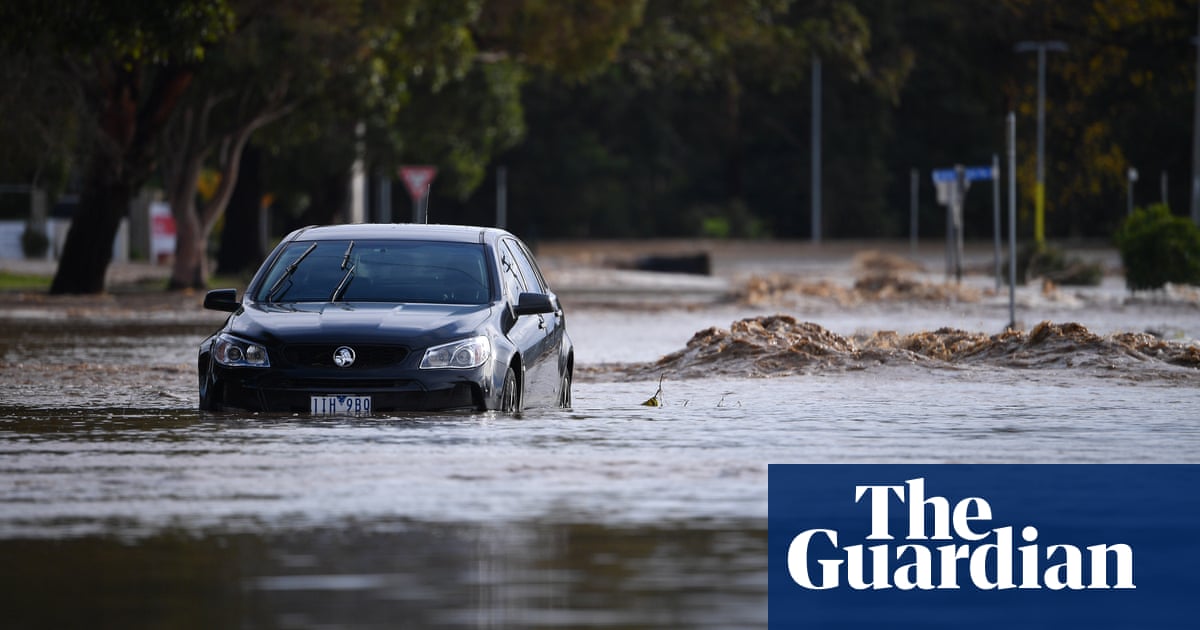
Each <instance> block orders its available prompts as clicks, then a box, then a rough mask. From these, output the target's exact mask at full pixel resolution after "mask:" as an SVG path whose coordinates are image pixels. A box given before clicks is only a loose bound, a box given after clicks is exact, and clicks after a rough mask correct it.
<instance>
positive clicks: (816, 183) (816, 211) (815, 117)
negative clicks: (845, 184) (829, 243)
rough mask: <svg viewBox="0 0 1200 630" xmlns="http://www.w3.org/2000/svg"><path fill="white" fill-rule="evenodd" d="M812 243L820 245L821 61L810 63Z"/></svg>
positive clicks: (815, 59)
mask: <svg viewBox="0 0 1200 630" xmlns="http://www.w3.org/2000/svg"><path fill="white" fill-rule="evenodd" d="M812 242H813V244H814V245H820V244H821V59H820V58H819V57H813V62H812Z"/></svg>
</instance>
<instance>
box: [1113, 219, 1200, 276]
mask: <svg viewBox="0 0 1200 630" xmlns="http://www.w3.org/2000/svg"><path fill="white" fill-rule="evenodd" d="M1116 241H1117V248H1118V249H1120V251H1121V263H1122V264H1123V265H1124V266H1125V285H1126V286H1127V287H1129V289H1130V290H1131V291H1137V290H1140V289H1159V288H1162V286H1163V285H1165V284H1166V283H1168V282H1171V283H1175V284H1195V285H1200V228H1197V227H1196V226H1195V225H1194V224H1193V223H1192V222H1191V221H1189V220H1188V219H1185V218H1183V217H1177V216H1174V215H1172V214H1171V211H1170V209H1169V208H1167V206H1165V205H1163V204H1156V205H1153V206H1150V207H1148V208H1139V209H1138V210H1137V211H1135V212H1134V213H1133V214H1132V215H1130V216H1129V218H1127V219H1126V220H1125V222H1124V223H1123V224H1122V225H1121V227H1120V228H1119V229H1118V230H1117V234H1116Z"/></svg>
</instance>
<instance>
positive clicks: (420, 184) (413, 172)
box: [400, 166, 437, 201]
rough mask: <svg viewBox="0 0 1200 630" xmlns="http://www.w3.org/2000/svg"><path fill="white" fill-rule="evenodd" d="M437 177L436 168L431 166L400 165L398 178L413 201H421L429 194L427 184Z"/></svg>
mask: <svg viewBox="0 0 1200 630" xmlns="http://www.w3.org/2000/svg"><path fill="white" fill-rule="evenodd" d="M434 177H437V168H435V167H433V166H401V167H400V179H402V180H404V187H405V188H407V189H408V194H409V195H410V196H411V197H412V198H413V201H421V200H422V199H424V198H425V195H428V194H429V185H430V184H432V183H433V178H434Z"/></svg>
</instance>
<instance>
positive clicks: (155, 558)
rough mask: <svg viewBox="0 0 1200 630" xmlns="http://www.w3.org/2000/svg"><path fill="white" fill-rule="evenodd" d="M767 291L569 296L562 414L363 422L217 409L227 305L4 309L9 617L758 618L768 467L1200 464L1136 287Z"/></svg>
mask: <svg viewBox="0 0 1200 630" xmlns="http://www.w3.org/2000/svg"><path fill="white" fill-rule="evenodd" d="M939 308H941V307H939ZM989 309H990V310H989ZM754 312H755V309H752V308H750V307H747V306H744V305H743V306H722V307H716V308H708V309H680V310H671V309H667V310H662V309H650V310H646V311H637V312H629V311H626V310H620V309H581V310H580V311H578V312H571V313H570V314H569V316H568V317H569V322H570V324H569V325H570V326H571V327H572V334H573V336H574V337H575V339H576V345H577V349H578V352H579V353H580V362H581V363H582V364H583V368H584V369H581V370H580V375H579V379H578V380H577V383H576V385H575V396H574V407H573V408H572V409H570V410H531V411H527V412H525V413H523V414H521V415H520V416H517V417H508V416H503V415H496V414H463V415H457V414H455V415H446V414H435V415H397V416H384V417H371V418H341V419H316V418H310V417H304V416H292V415H270V414H260V415H248V414H236V413H234V414H211V415H202V414H200V413H198V412H197V411H195V379H196V377H195V372H194V369H195V368H194V361H195V358H194V357H195V347H196V344H197V343H198V342H199V341H200V339H201V338H203V336H204V335H205V333H206V332H208V331H209V330H211V329H213V328H215V327H216V325H217V323H219V317H218V318H217V319H215V320H214V319H212V318H208V319H205V318H204V317H203V316H194V317H190V318H189V317H182V318H181V317H174V316H171V315H169V314H165V313H160V314H157V315H153V316H150V317H139V316H124V315H122V316H116V317H111V316H110V317H103V318H99V319H94V318H90V317H89V316H88V315H87V314H86V313H80V314H77V315H78V316H77V317H67V318H66V319H64V320H49V321H47V320H46V319H45V318H44V317H41V316H38V315H37V313H32V312H31V313H27V314H21V313H17V314H16V315H12V314H11V312H10V316H9V319H8V320H7V321H4V326H3V330H0V376H2V377H3V389H2V390H0V558H3V559H4V560H3V563H2V564H0V566H2V567H3V568H0V609H2V610H3V611H4V612H3V613H0V615H3V619H4V622H3V623H4V625H5V626H6V627H71V626H86V627H174V628H212V627H272V628H315V627H347V626H352V627H358V628H373V627H379V628H391V627H420V628H423V627H442V628H538V627H542V628H582V627H608V628H754V627H760V628H761V627H765V626H766V616H767V606H766V598H767V578H766V567H767V557H766V546H767V522H766V517H767V502H766V496H767V464H768V463H808V462H811V463H817V462H821V463H828V462H835V463H836V462H872V463H877V462H913V463H915V462H935V463H936V462H974V463H995V462H1018V463H1020V462H1028V463H1035V462H1036V463H1065V462H1098V463H1106V462H1172V463H1196V462H1200V414H1197V410H1198V409H1200V368H1198V367H1196V366H1195V365H1194V364H1192V363H1189V361H1190V360H1191V359H1190V358H1189V357H1190V356H1191V355H1189V354H1188V350H1187V347H1190V346H1187V343H1188V342H1189V339H1190V338H1191V337H1188V338H1185V339H1184V341H1179V342H1171V344H1167V345H1165V346H1164V345H1162V344H1163V343H1164V342H1162V341H1161V339H1160V338H1159V337H1155V336H1145V335H1141V333H1142V331H1144V327H1141V326H1138V325H1137V321H1139V320H1138V319H1137V318H1140V317H1141V315H1140V314H1138V313H1134V315H1133V317H1134V319H1128V318H1127V319H1122V317H1124V316H1121V315H1114V314H1113V313H1112V312H1108V313H1107V315H1104V314H1102V315H1100V317H1107V318H1108V319H1105V320H1104V322H1105V323H1104V324H1101V325H1096V324H1092V323H1090V322H1088V323H1087V325H1081V326H1079V327H1078V328H1076V327H1073V326H1072V325H1070V324H1063V323H1058V324H1054V325H1050V326H1049V328H1047V329H1045V330H1043V331H1042V332H1041V333H1037V334H1035V333H1034V332H1033V331H1030V332H1029V333H1028V334H1025V335H1021V336H1016V337H1013V336H1010V337H997V338H994V339H993V335H999V333H1000V332H1001V331H1000V330H998V329H986V330H982V331H981V330H980V329H979V328H972V330H973V331H974V332H973V333H971V334H965V335H957V336H956V334H955V333H949V332H948V333H943V337H937V336H936V334H935V335H934V336H933V337H922V338H921V339H924V340H925V343H924V345H922V344H921V343H917V342H916V341H915V340H914V339H910V340H909V342H908V345H905V343H902V342H903V339H904V335H908V334H910V333H909V331H907V330H906V325H904V324H903V323H902V325H900V326H890V327H888V328H887V329H889V330H900V333H898V335H899V336H898V337H895V336H893V337H888V336H886V335H885V336H884V337H883V338H885V339H890V340H891V341H886V342H880V341H876V342H871V341H870V340H871V339H880V337H879V336H876V335H861V334H858V335H856V331H857V332H861V330H862V328H863V324H862V322H863V321H867V322H869V321H872V318H875V317H884V315H883V311H871V312H868V313H867V315H865V316H864V315H862V311H859V312H858V313H859V315H858V317H860V318H861V319H860V320H855V319H854V317H855V315H853V314H851V315H848V316H846V317H840V318H839V317H837V316H835V315H834V314H833V311H832V310H830V311H826V312H825V313H824V314H822V313H818V315H820V316H819V317H817V319H818V320H819V321H823V322H824V323H823V324H814V325H813V326H815V328H814V327H812V326H806V325H805V324H804V322H803V321H802V320H800V319H792V320H790V321H789V320H788V319H771V318H757V319H751V320H748V321H747V322H744V323H742V324H738V325H735V324H734V321H735V320H737V319H739V318H741V317H743V316H750V315H752V314H753V313H754ZM758 312H759V314H761V310H759V311H758ZM905 313H906V315H905V316H904V317H905V319H904V320H903V321H904V322H916V321H934V322H935V323H936V325H937V326H938V327H942V326H948V327H953V326H955V325H960V324H961V320H962V317H959V316H958V315H956V314H955V312H951V311H945V310H936V309H935V310H932V311H930V310H926V311H921V310H920V309H915V310H914V309H911V308H910V309H908V310H906V311H905ZM964 313H965V315H964V316H965V317H966V318H968V319H970V318H979V319H986V320H988V321H991V318H995V317H1000V316H1002V315H998V314H997V313H996V312H995V310H994V309H991V307H985V308H983V309H982V310H981V309H980V308H975V310H972V311H964ZM1164 317H1165V319H1166V320H1167V321H1168V322H1169V323H1171V322H1173V323H1174V324H1175V325H1177V327H1178V328H1179V329H1187V330H1191V329H1189V328H1187V327H1188V326H1192V325H1194V324H1192V323H1189V322H1194V320H1193V319H1190V318H1194V317H1195V312H1194V311H1190V310H1187V309H1183V310H1175V311H1170V312H1169V313H1168V314H1167V315H1165V316H1164ZM939 319H940V320H942V321H938V320H939ZM1081 319H1086V318H1081ZM1108 325H1111V326H1112V327H1113V328H1114V329H1116V328H1124V329H1125V330H1129V331H1131V332H1136V333H1138V334H1139V335H1140V336H1134V337H1115V336H1112V335H1111V334H1110V331H1109V330H1101V329H1104V328H1105V326H1108ZM712 326H718V327H721V328H720V329H719V330H712V331H707V332H705V333H703V334H696V333H698V332H700V331H705V330H706V329H708V328H709V327H712ZM968 326H969V324H968ZM878 329H882V327H880V328H877V329H876V330H878ZM1092 330H1096V331H1098V332H1096V333H1093V332H1092ZM1189 334H1190V333H1189ZM739 335H740V337H739ZM946 335H950V336H952V337H953V339H947V338H945V337H946ZM689 340H690V341H689ZM781 340H782V341H781ZM931 340H932V341H931ZM964 340H965V341H964ZM1047 340H1049V341H1047ZM818 342H820V343H818ZM781 343H783V344H784V348H783V350H786V351H787V352H789V353H790V354H788V357H791V358H789V359H787V361H784V359H782V358H781V357H779V356H776V355H775V354H773V353H777V352H780V351H781V350H780V344H781ZM871 343H876V344H879V343H883V345H882V346H879V345H876V346H871V345H870V344H871ZM939 343H940V344H941V346H938V344H939ZM956 343H957V344H959V345H958V346H955V344H956ZM963 343H968V344H982V345H979V346H978V348H984V346H986V345H987V344H991V345H990V346H988V348H990V350H987V351H985V350H984V349H977V351H975V352H968V354H967V355H964V356H957V355H954V354H953V353H950V354H938V353H936V352H932V351H930V353H929V354H928V356H927V355H920V356H917V355H918V354H920V353H919V350H920V349H921V348H929V347H942V348H947V347H949V348H950V349H951V350H953V348H955V347H957V348H959V349H960V350H963V348H964V346H962V344H963ZM1043 343H1048V344H1049V345H1038V344H1043ZM1138 343H1141V344H1143V345H1140V346H1139V345H1137V344H1138ZM821 344H824V345H821ZM972 347H975V346H972ZM914 348H915V349H914ZM1156 348H1157V351H1156ZM1164 348H1165V350H1164ZM967 350H969V348H968V349H967ZM967 350H963V351H964V352H966V351H967ZM1127 350H1128V351H1127ZM672 352H674V353H675V354H674V355H671V356H670V357H668V358H667V359H665V360H664V361H663V362H661V363H655V361H656V360H657V359H659V357H661V356H663V355H664V354H669V353H672ZM1022 352H1028V353H1030V354H1029V356H1034V357H1035V358H1036V360H1032V361H1026V360H1023V359H1022V358H1021V357H1022V356H1026V355H1022V354H1021V353H1022ZM906 353H916V354H906ZM589 357H590V358H589ZM764 358H767V359H770V360H768V361H765V362H764V361H763V359H764ZM773 366H774V368H778V369H777V371H776V372H774V373H773V372H772V371H771V370H772V369H773ZM751 367H753V368H754V369H750V368H751ZM745 374H754V375H755V376H754V377H748V376H745ZM660 378H661V381H660ZM660 384H661V393H660V394H659V401H660V402H661V405H659V406H645V405H643V404H642V403H643V402H644V401H646V400H647V399H649V398H651V397H652V396H653V395H655V394H656V391H658V390H659V387H660Z"/></svg>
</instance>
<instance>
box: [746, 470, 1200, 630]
mask: <svg viewBox="0 0 1200 630" xmlns="http://www.w3.org/2000/svg"><path fill="white" fill-rule="evenodd" d="M1198 487H1200V466H1198V465H924V466H922V465H771V466H770V467H769V508H768V509H769V533H768V539H769V540H768V553H769V554H770V555H769V558H768V566H769V586H768V591H769V598H770V601H769V614H770V627H772V628H947V629H949V628H971V629H972V630H985V629H987V628H1005V629H1008V628H1022V629H1026V628H1047V629H1049V628H1055V629H1057V628H1158V629H1161V628H1194V627H1196V619H1197V609H1196V605H1195V594H1196V593H1198V592H1200V492H1197V490H1196V489H1197V488H1198Z"/></svg>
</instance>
